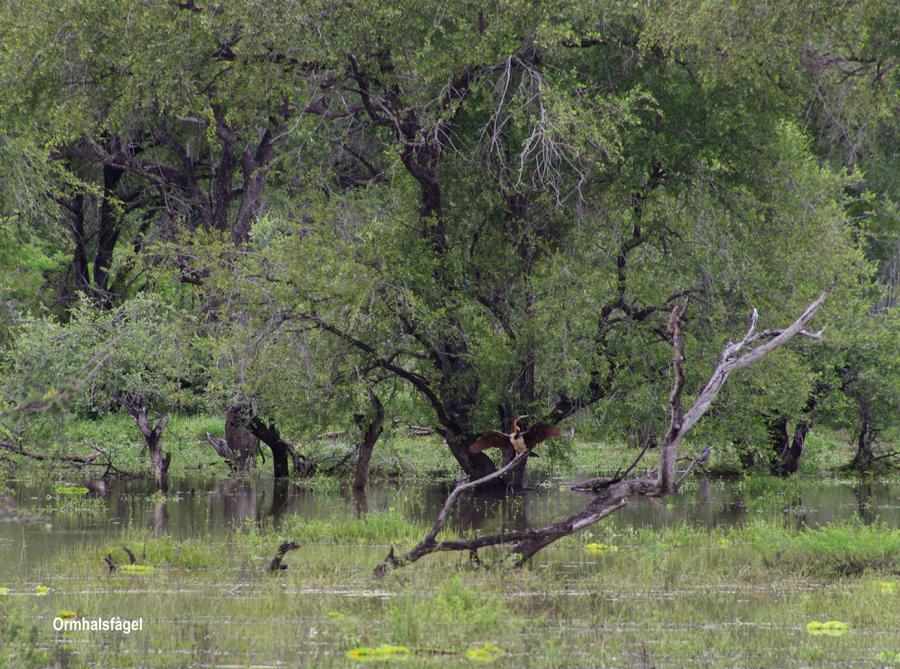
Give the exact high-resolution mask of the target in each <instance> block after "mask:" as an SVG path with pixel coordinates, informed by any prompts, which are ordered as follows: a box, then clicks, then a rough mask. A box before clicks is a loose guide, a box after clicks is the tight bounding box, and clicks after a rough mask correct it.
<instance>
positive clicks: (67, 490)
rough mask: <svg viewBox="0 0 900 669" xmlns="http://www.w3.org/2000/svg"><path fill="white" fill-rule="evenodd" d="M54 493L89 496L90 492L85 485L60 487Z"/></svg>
mask: <svg viewBox="0 0 900 669" xmlns="http://www.w3.org/2000/svg"><path fill="white" fill-rule="evenodd" d="M53 492H55V493H56V494H57V495H87V494H88V493H89V492H90V490H88V489H87V488H85V487H84V486H83V485H58V486H56V487H55V488H54V489H53Z"/></svg>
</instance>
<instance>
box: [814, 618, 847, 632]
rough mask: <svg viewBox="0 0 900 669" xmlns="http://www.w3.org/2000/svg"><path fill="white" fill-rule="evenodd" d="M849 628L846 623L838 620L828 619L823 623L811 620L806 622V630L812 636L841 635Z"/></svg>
mask: <svg viewBox="0 0 900 669" xmlns="http://www.w3.org/2000/svg"><path fill="white" fill-rule="evenodd" d="M849 629H850V626H849V625H848V624H847V623H842V622H841V621H840V620H828V621H826V622H824V623H820V622H819V621H817V620H813V621H812V622H809V623H807V624H806V631H807V632H809V633H810V634H812V635H813V636H821V635H827V636H843V635H844V634H846V633H847V631H848V630H849Z"/></svg>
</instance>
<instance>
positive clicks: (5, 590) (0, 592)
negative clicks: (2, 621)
mask: <svg viewBox="0 0 900 669" xmlns="http://www.w3.org/2000/svg"><path fill="white" fill-rule="evenodd" d="M8 594H9V588H4V587H0V596H2V595H8Z"/></svg>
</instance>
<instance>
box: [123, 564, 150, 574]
mask: <svg viewBox="0 0 900 669" xmlns="http://www.w3.org/2000/svg"><path fill="white" fill-rule="evenodd" d="M153 569H154V568H153V567H151V566H150V565H149V564H123V565H122V566H121V567H119V573H120V574H128V575H129V576H146V575H147V574H152V573H153Z"/></svg>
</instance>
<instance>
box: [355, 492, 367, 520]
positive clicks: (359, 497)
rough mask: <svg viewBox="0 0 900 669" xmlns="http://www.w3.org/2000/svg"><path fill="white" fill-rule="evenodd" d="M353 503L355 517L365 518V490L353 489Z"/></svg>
mask: <svg viewBox="0 0 900 669" xmlns="http://www.w3.org/2000/svg"><path fill="white" fill-rule="evenodd" d="M352 494H353V503H354V504H355V505H356V515H357V516H365V515H366V514H367V513H369V497H368V495H366V489H365V488H356V487H354V488H353V493H352Z"/></svg>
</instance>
